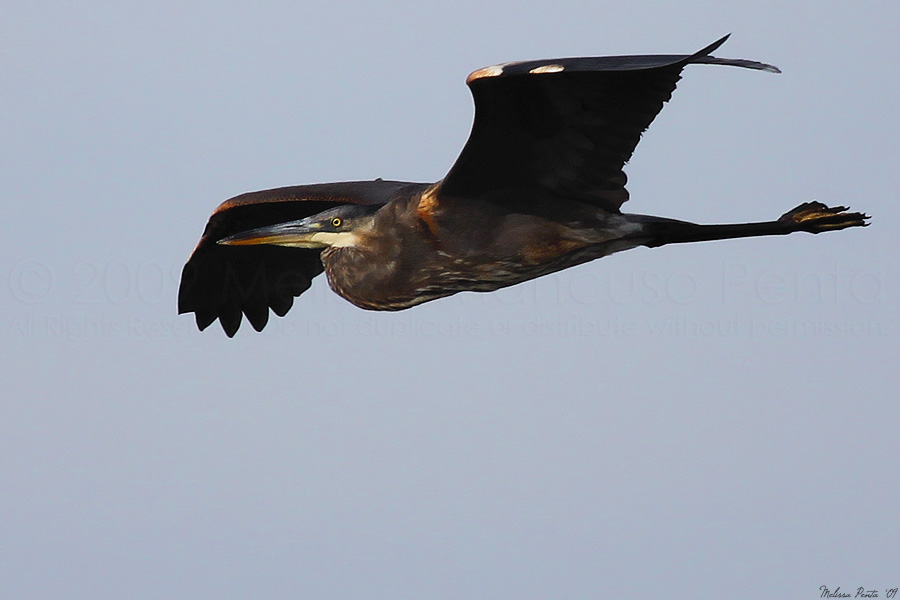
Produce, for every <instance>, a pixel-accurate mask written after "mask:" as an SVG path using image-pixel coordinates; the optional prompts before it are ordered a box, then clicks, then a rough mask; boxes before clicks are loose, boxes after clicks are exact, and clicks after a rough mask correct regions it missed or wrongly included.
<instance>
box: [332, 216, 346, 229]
mask: <svg viewBox="0 0 900 600" xmlns="http://www.w3.org/2000/svg"><path fill="white" fill-rule="evenodd" d="M343 224H344V220H343V219H342V218H340V217H335V218H333V219H332V220H331V226H332V227H340V226H341V225H343Z"/></svg>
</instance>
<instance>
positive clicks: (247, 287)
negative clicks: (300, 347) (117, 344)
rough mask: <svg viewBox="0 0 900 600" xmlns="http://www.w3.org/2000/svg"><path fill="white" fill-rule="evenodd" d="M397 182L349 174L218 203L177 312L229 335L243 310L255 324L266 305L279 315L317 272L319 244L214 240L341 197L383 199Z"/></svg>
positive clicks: (187, 270)
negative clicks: (216, 325) (316, 246)
mask: <svg viewBox="0 0 900 600" xmlns="http://www.w3.org/2000/svg"><path fill="white" fill-rule="evenodd" d="M408 185H410V184H409V183H406V182H400V181H382V180H380V179H379V180H375V181H355V182H346V183H328V184H317V185H301V186H295V187H285V188H278V189H273V190H264V191H261V192H250V193H248V194H242V195H240V196H236V197H234V198H232V199H230V200H226V201H225V202H223V203H222V204H221V205H220V206H219V207H218V208H217V209H216V210H215V212H213V214H212V216H210V218H209V222H208V223H207V224H206V230H205V231H204V232H203V237H202V238H200V243H199V244H197V248H196V249H195V250H194V253H193V254H192V255H191V258H190V259H189V260H188V262H187V264H186V265H185V266H184V270H183V271H182V273H181V287H180V288H179V290H178V312H179V313H187V312H193V313H195V315H196V318H197V326H198V327H199V328H200V329H201V330H202V329H206V327H208V326H209V325H210V324H211V323H212V322H213V321H215V320H216V319H219V321H220V322H221V324H222V329H224V330H225V333H226V334H228V336H229V337H231V336H233V335H234V334H235V333H236V332H237V330H238V327H240V324H241V315H242V314H244V315H247V319H248V320H249V321H250V324H251V325H253V327H254V329H256V330H257V331H260V330H262V328H263V327H265V326H266V322H267V321H268V320H269V308H271V309H272V310H273V311H275V314H277V315H278V316H284V314H285V313H287V311H288V310H289V309H290V308H291V305H292V304H293V303H294V296H299V295H300V294H302V293H303V292H304V291H306V290H307V289H308V288H309V286H310V284H311V283H312V278H313V277H315V276H316V275H318V274H319V273H321V272H322V262H321V261H320V260H319V254H320V251H319V250H309V249H304V248H286V247H282V246H222V245H219V244H217V243H216V242H217V241H218V240H221V239H222V238H225V237H228V236H229V235H233V234H235V233H238V232H241V231H247V230H249V229H255V228H257V227H264V226H266V225H274V224H277V223H284V222H286V221H293V220H295V219H302V218H304V217H308V216H311V215H315V214H318V213H320V212H322V211H325V210H328V209H330V208H333V207H335V206H338V205H341V204H384V203H386V202H387V201H388V200H390V198H391V197H392V196H393V195H394V194H395V193H396V192H397V191H398V190H400V189H402V188H404V187H406V186H408Z"/></svg>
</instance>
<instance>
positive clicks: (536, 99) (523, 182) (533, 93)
mask: <svg viewBox="0 0 900 600" xmlns="http://www.w3.org/2000/svg"><path fill="white" fill-rule="evenodd" d="M726 39H728V36H725V37H723V38H722V39H720V40H718V41H717V42H715V43H714V44H711V45H710V46H707V47H706V48H704V49H703V50H700V51H699V52H697V53H696V54H691V55H652V56H609V57H600V58H565V59H556V60H540V61H528V62H516V63H508V64H505V65H498V66H494V67H487V68H484V69H479V70H478V71H475V72H474V73H472V74H471V75H469V78H468V79H467V83H468V85H469V88H470V89H471V91H472V96H473V97H474V100H475V122H474V124H473V126H472V132H471V134H470V135H469V140H468V141H467V142H466V145H465V147H464V148H463V151H462V153H461V154H460V156H459V158H458V159H457V160H456V163H455V164H454V165H453V168H451V169H450V172H449V173H448V174H447V176H446V177H445V179H444V181H443V183H442V185H441V189H440V194H441V195H445V196H453V197H487V198H489V199H491V200H492V201H495V202H511V203H514V202H515V199H516V198H524V197H527V195H529V194H533V193H534V192H535V191H537V192H539V193H541V194H542V195H545V196H546V195H549V196H550V197H560V198H569V199H573V200H578V201H580V202H585V203H588V204H594V205H596V206H599V207H602V208H604V209H606V210H609V211H612V212H618V210H619V207H620V206H621V205H622V203H623V202H625V201H626V200H627V199H628V192H627V191H626V190H625V181H626V178H625V173H624V172H623V171H622V168H623V166H624V165H625V163H626V162H627V161H628V159H629V158H630V157H631V154H632V152H634V148H635V146H636V145H637V143H638V140H640V137H641V133H643V131H644V130H645V129H647V127H648V126H649V125H650V123H651V122H652V121H653V119H654V118H655V117H656V115H657V114H658V113H659V111H660V110H661V109H662V106H663V103H664V102H666V101H667V100H668V99H669V98H670V97H671V95H672V91H673V90H674V89H675V84H676V82H677V81H678V79H679V78H680V73H681V70H682V69H683V68H684V66H685V65H687V64H691V63H707V64H722V65H732V66H737V67H746V68H750V69H758V70H765V71H772V72H778V69H777V68H775V67H773V66H771V65H766V64H763V63H759V62H754V61H747V60H738V59H720V58H715V57H712V56H710V53H711V52H713V51H714V50H715V49H716V48H718V47H719V46H721V45H722V44H723V43H724V42H725V40H726Z"/></svg>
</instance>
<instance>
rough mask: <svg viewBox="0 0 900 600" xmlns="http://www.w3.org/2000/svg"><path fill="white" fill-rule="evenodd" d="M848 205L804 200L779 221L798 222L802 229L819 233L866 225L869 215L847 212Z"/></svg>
mask: <svg viewBox="0 0 900 600" xmlns="http://www.w3.org/2000/svg"><path fill="white" fill-rule="evenodd" d="M848 210H849V209H848V208H847V207H846V206H835V207H829V206H826V205H824V204H822V203H821V202H804V203H803V204H801V205H800V206H798V207H797V208H795V209H793V210H790V211H788V212H786V213H784V214H783V215H781V217H779V218H778V220H779V221H788V222H790V223H796V224H797V225H798V226H799V227H798V228H797V229H798V230H800V231H808V232H810V233H819V232H822V231H831V230H838V229H845V228H847V227H866V226H868V225H869V224H868V223H866V220H867V219H869V218H870V217H869V215H867V214H865V213H858V212H847V211H848Z"/></svg>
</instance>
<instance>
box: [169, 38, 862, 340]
mask: <svg viewBox="0 0 900 600" xmlns="http://www.w3.org/2000/svg"><path fill="white" fill-rule="evenodd" d="M727 37H728V36H725V37H724V38H722V39H720V40H718V41H717V42H715V43H714V44H711V45H710V46H708V47H706V48H704V49H703V50H700V51H699V52H697V53H695V54H691V55H648V56H612V57H600V58H566V59H555V60H538V61H528V62H513V63H507V64H502V65H496V66H492V67H486V68H484V69H479V70H477V71H475V72H473V73H472V74H471V75H469V77H468V79H467V81H466V83H467V84H468V86H469V88H470V89H471V92H472V96H473V97H474V100H475V121H474V124H473V126H472V131H471V133H470V135H469V139H468V141H467V142H466V144H465V147H464V148H463V150H462V153H461V154H460V155H459V157H458V158H457V159H456V163H455V164H454V165H453V166H452V168H451V169H450V171H449V172H448V173H447V175H446V176H445V177H444V178H443V179H442V180H441V181H438V182H437V183H409V182H402V181H384V180H381V179H376V180H374V181H356V182H343V183H328V184H316V185H301V186H294V187H285V188H278V189H272V190H264V191H260V192H251V193H247V194H242V195H240V196H236V197H234V198H232V199H230V200H227V201H225V202H224V203H223V204H221V205H220V206H219V207H218V208H217V209H216V210H215V212H213V214H212V216H211V217H210V219H209V222H208V223H207V225H206V230H205V231H204V233H203V237H202V238H201V239H200V242H199V244H198V245H197V247H196V249H195V250H194V253H193V254H192V255H191V257H190V260H188V263H187V264H186V265H185V267H184V271H183V273H182V278H181V287H180V290H179V294H178V311H179V313H188V312H193V313H194V314H195V316H196V321H197V326H198V327H199V328H200V329H201V330H202V329H205V328H206V327H208V326H209V325H210V324H211V323H212V322H214V321H215V320H216V319H218V320H219V322H220V323H221V325H222V328H223V329H224V331H225V333H226V334H227V335H228V336H229V337H230V336H233V335H234V334H235V333H236V332H237V330H238V327H239V326H240V324H241V319H242V316H246V317H247V319H248V320H249V321H250V324H251V325H252V326H253V327H254V329H256V330H257V331H261V330H262V329H263V328H264V327H265V326H266V323H267V322H268V318H269V309H271V310H272V311H273V312H274V313H275V314H277V315H278V316H284V315H285V314H286V313H287V311H288V310H289V309H290V308H291V305H292V304H293V302H294V297H295V296H299V295H300V294H301V293H303V292H304V291H305V290H306V289H308V288H309V286H310V284H311V282H312V279H313V278H314V277H315V276H316V275H318V274H319V273H322V272H323V271H324V272H325V275H326V277H327V278H328V283H329V285H330V286H331V288H332V289H333V290H334V291H335V292H337V293H338V294H339V295H341V296H343V297H344V298H346V299H347V300H349V301H350V302H352V303H353V304H355V305H357V306H359V307H361V308H366V309H371V310H401V309H404V308H409V307H411V306H415V305H417V304H421V303H423V302H427V301H429V300H434V299H436V298H443V297H445V296H450V295H452V294H455V293H457V292H462V291H480V292H487V291H493V290H496V289H499V288H502V287H506V286H509V285H514V284H517V283H521V282H523V281H528V280H530V279H534V278H536V277H540V276H542V275H547V274H548V273H553V272H555V271H559V270H561V269H566V268H569V267H572V266H575V265H579V264H582V263H585V262H587V261H591V260H594V259H596V258H600V257H603V256H607V255H609V254H612V253H614V252H619V251H622V250H627V249H630V248H634V247H636V246H649V247H656V246H662V245H665V244H673V243H681V242H699V241H706V240H720V239H730V238H739V237H750V236H764V235H782V234H788V233H793V232H795V231H806V232H809V233H819V232H822V231H831V230H837V229H844V228H846V227H856V226H865V225H866V219H868V218H869V217H868V215H865V214H863V213H856V212H848V209H847V208H846V207H843V206H838V207H833V208H832V207H828V206H826V205H824V204H822V203H819V202H807V203H805V204H801V205H800V206H798V207H796V208H794V209H793V210H790V211H788V212H787V213H785V214H784V215H782V216H781V217H779V218H778V219H776V220H774V221H762V222H755V223H739V224H727V225H698V224H695V223H689V222H685V221H678V220H674V219H667V218H662V217H652V216H646V215H635V214H627V213H623V212H621V210H620V209H621V206H622V204H623V203H624V202H625V201H626V200H627V199H628V192H627V191H626V189H625V174H624V172H623V171H622V169H623V167H624V165H625V163H626V161H628V159H629V158H630V157H631V154H632V152H633V151H634V148H635V146H636V145H637V143H638V140H639V139H640V137H641V134H642V132H643V131H644V130H645V129H646V128H647V127H648V126H649V125H650V123H651V121H653V119H654V118H655V117H656V115H657V114H658V113H659V111H660V110H661V109H662V106H663V103H664V102H666V101H668V100H669V98H670V96H671V94H672V92H673V91H674V89H675V84H676V82H677V81H678V79H679V78H680V75H681V71H682V69H683V68H684V67H685V66H686V65H689V64H712V65H730V66H735V67H744V68H748V69H756V70H761V71H769V72H774V73H777V72H779V71H778V69H777V68H775V67H773V66H771V65H767V64H764V63H760V62H755V61H750V60H741V59H727V58H716V57H714V56H712V55H711V53H712V52H713V51H714V50H716V49H717V48H718V47H719V46H720V45H722V43H724V42H725V40H726V39H727Z"/></svg>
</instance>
